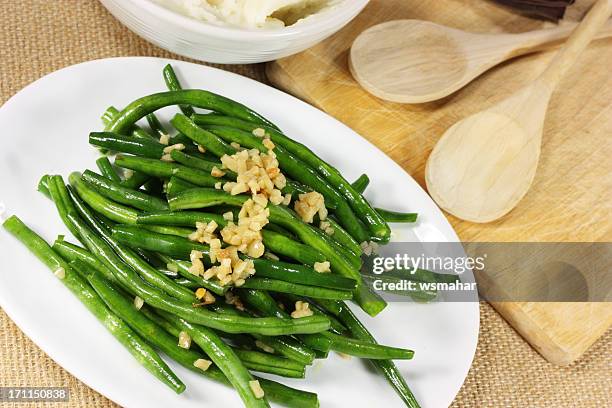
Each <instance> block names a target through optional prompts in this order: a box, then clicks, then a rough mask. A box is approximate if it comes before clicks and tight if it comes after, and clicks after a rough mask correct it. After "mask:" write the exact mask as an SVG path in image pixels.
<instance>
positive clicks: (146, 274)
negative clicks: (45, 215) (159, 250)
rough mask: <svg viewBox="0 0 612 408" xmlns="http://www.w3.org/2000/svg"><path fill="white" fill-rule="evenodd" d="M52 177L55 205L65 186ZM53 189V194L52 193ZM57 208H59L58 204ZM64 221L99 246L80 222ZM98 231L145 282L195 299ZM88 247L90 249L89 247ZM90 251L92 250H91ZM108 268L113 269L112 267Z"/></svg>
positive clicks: (82, 210)
mask: <svg viewBox="0 0 612 408" xmlns="http://www.w3.org/2000/svg"><path fill="white" fill-rule="evenodd" d="M52 179H53V180H54V181H55V184H54V188H52V189H51V195H52V196H53V197H54V201H55V202H56V205H57V203H58V201H59V200H58V199H55V198H56V197H60V196H61V194H62V193H61V192H62V191H63V190H64V189H65V187H64V185H63V181H62V180H61V177H59V176H54V177H52ZM54 191H55V194H54ZM71 201H72V202H74V204H79V203H78V202H76V200H71ZM74 204H72V203H71V204H67V203H66V202H65V203H63V205H64V206H68V208H74ZM78 208H79V212H80V213H81V215H87V216H88V217H89V218H90V219H93V215H91V214H89V213H88V209H86V208H85V207H84V206H79V207H78ZM58 209H59V206H58ZM73 213H76V209H75V210H73ZM86 218H87V217H86ZM75 219H76V217H75ZM65 222H66V223H67V225H72V226H73V228H75V229H77V231H78V233H79V234H82V233H83V232H85V234H86V235H87V237H88V240H89V241H90V245H92V244H91V241H92V240H95V242H96V243H95V246H96V247H98V248H99V247H100V245H101V244H100V240H99V239H95V238H92V236H93V234H92V233H91V231H89V230H88V229H87V228H85V227H84V226H83V225H82V223H79V222H77V221H75V220H70V219H68V220H67V221H65ZM100 232H101V234H100V235H102V236H103V237H104V239H105V240H106V241H107V242H108V245H110V246H111V247H112V250H111V251H114V253H116V254H118V255H119V256H120V257H121V259H123V261H124V262H126V263H127V264H128V265H129V266H130V267H131V268H133V271H136V272H138V274H139V275H140V277H142V278H143V279H144V280H145V281H146V282H148V283H150V284H151V285H153V286H155V287H156V288H159V289H160V290H163V291H164V292H166V293H167V294H169V295H171V296H174V297H176V298H177V299H180V300H182V301H185V302H191V301H193V300H195V295H194V294H193V293H192V292H191V291H190V290H188V289H187V288H184V287H182V286H180V285H178V284H176V283H175V282H174V281H172V279H170V278H168V277H167V276H165V275H163V274H162V273H160V272H159V271H158V270H157V269H155V268H153V267H152V266H151V265H149V264H148V263H147V262H146V261H144V260H143V259H142V258H141V257H139V256H138V254H136V253H134V252H133V251H132V250H130V249H128V248H124V247H123V246H121V245H119V244H118V243H117V242H116V241H115V240H113V239H112V237H110V235H109V234H108V233H107V232H106V231H105V230H103V229H102V228H100ZM81 237H82V238H86V237H84V236H83V235H81ZM96 238H97V237H96ZM84 243H85V242H84ZM89 249H90V250H92V248H91V247H90V248H89ZM92 252H94V251H93V250H92ZM114 253H113V255H114ZM94 255H95V252H94ZM100 260H101V261H102V262H104V260H103V259H100ZM107 266H110V265H108V264H107ZM110 269H111V270H113V269H112V267H111V268H110ZM115 277H117V275H116V274H115ZM117 279H118V280H119V282H120V283H121V284H122V285H124V286H127V285H126V284H125V282H123V281H121V279H119V278H118V277H117Z"/></svg>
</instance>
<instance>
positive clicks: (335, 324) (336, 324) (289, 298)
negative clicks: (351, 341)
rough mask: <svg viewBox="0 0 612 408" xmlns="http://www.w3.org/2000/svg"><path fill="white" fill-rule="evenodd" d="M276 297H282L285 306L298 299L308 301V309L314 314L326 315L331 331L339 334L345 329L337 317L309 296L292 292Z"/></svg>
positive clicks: (292, 303)
mask: <svg viewBox="0 0 612 408" xmlns="http://www.w3.org/2000/svg"><path fill="white" fill-rule="evenodd" d="M277 298H280V299H282V300H283V304H284V305H285V306H288V305H295V303H296V302H298V301H302V302H306V303H308V305H309V307H310V310H312V312H313V313H314V314H316V315H323V316H327V318H328V319H329V321H330V322H331V326H330V328H329V330H330V331H332V332H334V333H336V334H340V335H343V334H345V333H346V331H347V328H346V327H344V325H343V324H342V323H340V321H339V320H338V319H336V317H335V316H333V315H332V314H331V313H327V312H325V310H324V309H323V308H321V307H320V306H319V305H318V304H316V303H315V302H314V301H313V300H311V299H310V298H307V297H304V296H297V295H294V294H292V293H281V294H279V295H277ZM330 302H333V301H331V300H330Z"/></svg>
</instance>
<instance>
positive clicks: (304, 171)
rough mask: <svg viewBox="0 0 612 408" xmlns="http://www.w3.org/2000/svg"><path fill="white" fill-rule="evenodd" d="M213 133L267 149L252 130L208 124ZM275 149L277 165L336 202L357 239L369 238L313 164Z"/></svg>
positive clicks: (256, 147)
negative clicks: (311, 165)
mask: <svg viewBox="0 0 612 408" xmlns="http://www.w3.org/2000/svg"><path fill="white" fill-rule="evenodd" d="M207 129H208V130H210V131H211V132H212V133H214V134H215V135H217V136H219V137H220V138H222V139H224V140H226V141H227V140H230V141H232V142H236V143H239V144H240V145H241V146H243V147H247V148H249V149H258V150H259V151H261V152H264V153H265V152H267V151H268V148H267V147H265V146H264V145H263V142H262V139H260V138H258V137H257V136H254V135H253V134H251V133H248V132H245V131H243V130H240V129H234V128H230V127H225V126H210V127H208V128H207ZM274 153H275V154H276V158H277V160H278V162H279V165H280V168H281V169H282V170H283V171H284V172H285V173H286V174H287V175H288V176H289V177H291V178H293V179H294V180H297V181H299V182H300V183H302V184H305V185H308V186H310V187H312V188H313V189H314V190H315V191H317V192H319V193H321V194H322V195H323V197H325V200H326V201H328V202H331V203H333V204H334V205H335V206H336V210H335V211H336V213H337V214H338V217H339V218H340V220H341V222H342V225H343V226H344V227H345V228H346V229H347V231H349V232H350V233H351V235H353V236H354V237H355V238H356V239H357V240H358V241H359V242H363V241H366V240H367V238H368V233H367V231H366V230H365V229H364V228H363V227H362V225H361V224H360V223H359V222H358V218H357V217H356V216H355V214H354V213H353V211H352V210H351V208H350V206H349V205H348V203H347V201H346V200H345V199H344V197H342V196H341V195H340V194H339V193H338V192H337V191H336V190H334V189H333V188H332V187H331V186H330V185H329V184H328V183H327V181H325V180H324V179H323V178H322V177H321V176H320V175H319V174H318V173H317V172H316V171H315V170H314V169H313V168H312V167H310V166H309V165H308V164H306V163H304V162H302V161H301V160H300V159H299V158H298V157H296V156H294V155H293V154H291V153H289V152H288V151H286V150H285V149H284V148H283V147H281V146H276V147H275V148H274Z"/></svg>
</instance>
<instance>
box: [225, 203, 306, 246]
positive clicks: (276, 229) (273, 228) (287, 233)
mask: <svg viewBox="0 0 612 408" xmlns="http://www.w3.org/2000/svg"><path fill="white" fill-rule="evenodd" d="M231 210H232V212H235V210H236V209H235V208H232V209H231ZM234 218H236V217H234ZM264 229H265V230H267V231H272V232H276V233H277V234H281V235H284V236H286V237H287V238H290V239H293V240H295V239H296V237H295V235H293V233H292V232H291V231H288V230H286V229H285V228H283V227H281V226H280V225H276V224H271V223H268V224H266V226H265V227H264Z"/></svg>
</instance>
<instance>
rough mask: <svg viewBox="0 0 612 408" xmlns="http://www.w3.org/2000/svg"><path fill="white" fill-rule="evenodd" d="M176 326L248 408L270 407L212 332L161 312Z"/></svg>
mask: <svg viewBox="0 0 612 408" xmlns="http://www.w3.org/2000/svg"><path fill="white" fill-rule="evenodd" d="M161 314H162V316H164V317H165V318H166V319H168V320H170V321H171V322H172V323H173V324H174V325H175V326H177V327H179V328H180V329H181V330H184V331H186V332H187V333H188V334H189V335H190V336H191V338H192V340H193V341H194V342H195V343H196V344H197V345H198V346H200V347H201V348H202V350H204V352H205V353H206V354H207V355H208V356H209V357H210V359H211V360H212V361H213V362H214V363H215V365H216V366H217V367H219V369H220V370H221V371H222V372H223V374H225V376H226V377H227V379H228V380H229V381H230V382H231V383H232V385H233V386H234V388H235V389H236V391H237V392H238V394H239V395H240V397H241V398H242V401H243V402H244V404H245V405H246V406H247V407H248V408H255V407H269V404H268V402H267V400H266V399H265V397H264V398H258V397H257V396H256V395H255V394H254V392H253V390H252V389H251V387H250V382H251V381H253V376H252V375H251V373H249V371H248V370H247V369H246V367H244V365H243V364H242V362H241V361H240V359H239V358H238V356H237V355H236V353H234V351H233V350H232V349H231V347H229V346H228V345H227V344H225V343H224V342H223V340H221V338H219V336H217V334H215V332H213V331H212V330H210V329H208V328H206V327H203V326H197V325H194V324H192V323H189V322H187V321H186V320H184V319H181V318H180V317H177V316H174V315H172V314H170V313H165V312H161Z"/></svg>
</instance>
